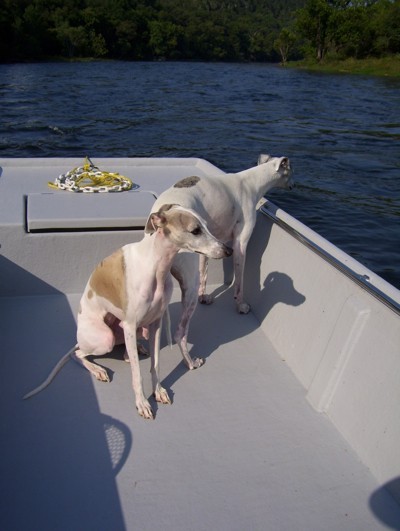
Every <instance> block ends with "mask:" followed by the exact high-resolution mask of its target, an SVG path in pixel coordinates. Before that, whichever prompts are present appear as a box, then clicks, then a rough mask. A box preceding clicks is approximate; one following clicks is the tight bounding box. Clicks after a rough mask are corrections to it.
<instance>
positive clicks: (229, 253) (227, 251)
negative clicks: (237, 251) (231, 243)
mask: <svg viewBox="0 0 400 531" xmlns="http://www.w3.org/2000/svg"><path fill="white" fill-rule="evenodd" d="M232 253H233V249H232V248H231V247H228V246H226V245H225V254H226V256H231V254H232Z"/></svg>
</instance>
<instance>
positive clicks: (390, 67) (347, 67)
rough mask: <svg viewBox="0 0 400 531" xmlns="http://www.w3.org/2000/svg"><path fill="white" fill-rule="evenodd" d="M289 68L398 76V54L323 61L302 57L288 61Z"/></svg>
mask: <svg viewBox="0 0 400 531" xmlns="http://www.w3.org/2000/svg"><path fill="white" fill-rule="evenodd" d="M286 66H287V67H289V68H301V69H304V70H312V71H315V72H326V73H328V74H359V75H366V76H382V77H400V56H399V55H393V56H390V57H380V58H377V57H369V58H367V59H353V58H350V59H345V60H343V61H339V60H334V59H326V60H324V61H323V62H320V63H318V62H317V61H312V60H306V59H303V60H301V61H288V63H287V64H286Z"/></svg>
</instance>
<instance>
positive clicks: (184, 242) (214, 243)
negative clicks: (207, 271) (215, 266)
mask: <svg viewBox="0 0 400 531" xmlns="http://www.w3.org/2000/svg"><path fill="white" fill-rule="evenodd" d="M159 229H161V230H162V232H163V233H164V235H165V236H166V237H167V238H168V239H169V240H170V241H172V242H173V243H174V244H175V245H176V246H177V247H179V248H180V249H186V250H188V251H192V252H194V253H201V254H205V255H206V256H208V258H225V257H227V256H230V255H231V254H232V249H231V248H230V247H227V246H226V245H225V244H224V243H222V242H221V241H219V240H217V239H216V238H215V237H214V236H213V235H212V234H211V232H210V231H209V230H208V228H207V225H206V222H205V221H204V219H203V218H202V217H201V216H199V215H198V214H197V213H196V212H195V211H194V210H191V209H190V208H184V207H182V206H180V205H163V206H162V207H161V208H160V210H159V211H158V212H153V213H152V214H150V216H149V218H148V220H147V223H146V227H145V232H146V233H150V234H152V233H154V232H156V231H157V230H159Z"/></svg>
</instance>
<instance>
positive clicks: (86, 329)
mask: <svg viewBox="0 0 400 531" xmlns="http://www.w3.org/2000/svg"><path fill="white" fill-rule="evenodd" d="M77 339H78V349H77V350H76V351H75V352H74V353H73V354H71V357H72V358H73V359H74V360H75V361H77V362H78V363H80V364H81V365H83V367H85V369H87V370H88V371H89V372H91V373H92V374H93V376H95V378H96V379H97V380H99V381H101V382H109V381H110V378H109V376H108V373H107V370H106V369H105V368H104V367H101V366H100V365H98V364H97V363H94V362H92V361H89V360H88V359H86V358H87V357H88V356H103V355H104V354H108V353H109V352H111V351H112V349H113V348H114V345H115V336H114V333H113V331H112V330H111V328H110V327H109V326H108V325H107V324H106V323H105V322H104V321H103V320H102V319H83V318H80V316H79V315H78V331H77Z"/></svg>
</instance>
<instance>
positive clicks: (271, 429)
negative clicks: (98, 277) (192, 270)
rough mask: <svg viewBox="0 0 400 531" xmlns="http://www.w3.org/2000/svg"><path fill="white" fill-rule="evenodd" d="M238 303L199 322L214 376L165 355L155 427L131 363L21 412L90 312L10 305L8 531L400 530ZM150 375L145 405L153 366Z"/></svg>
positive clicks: (55, 302)
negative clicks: (136, 389) (166, 398)
mask: <svg viewBox="0 0 400 531" xmlns="http://www.w3.org/2000/svg"><path fill="white" fill-rule="evenodd" d="M177 295H178V293H175V299H176V296H177ZM231 296H232V294H231V292H227V293H225V294H223V295H222V296H220V297H219V298H218V299H217V300H216V301H215V303H214V305H212V306H209V307H204V306H201V307H199V308H198V309H197V314H196V318H195V319H194V320H193V326H192V329H191V334H190V338H191V341H192V342H193V343H194V344H195V347H193V353H194V354H195V355H200V356H204V357H206V358H207V361H206V363H205V365H204V366H203V367H201V368H200V369H198V370H196V371H193V372H189V371H187V370H186V369H185V367H184V366H183V363H182V361H181V357H180V353H179V351H178V348H177V346H176V345H174V347H173V349H172V350H170V349H169V347H168V346H166V345H165V341H164V342H163V344H164V346H163V349H162V355H161V375H162V379H163V384H164V386H165V387H166V388H167V389H168V390H169V391H170V393H171V394H172V396H173V404H172V405H171V406H164V405H160V406H156V405H155V404H154V402H153V405H154V406H155V408H156V419H155V420H154V421H146V420H143V419H142V418H140V417H139V416H138V414H137V412H136V409H135V406H134V400H133V392H132V389H131V383H130V368H129V366H128V364H126V363H125V362H124V361H123V360H122V359H121V358H120V357H118V355H121V354H122V352H121V351H120V350H119V351H117V352H116V355H115V357H110V358H102V360H101V361H100V363H103V364H104V366H106V367H108V368H110V369H111V370H112V371H113V378H112V382H111V383H110V384H104V383H100V382H96V381H95V380H94V379H93V378H92V376H91V375H90V374H89V373H88V372H87V371H85V370H84V369H82V368H81V367H80V366H78V365H77V364H75V363H73V362H72V361H71V362H69V363H68V364H67V365H66V366H65V367H64V369H63V370H62V372H61V373H60V374H59V375H58V376H57V378H56V379H55V380H54V382H53V383H52V384H51V386H50V387H49V388H47V389H46V390H44V391H43V392H42V393H41V394H39V395H37V396H36V397H34V398H32V399H30V400H28V401H22V399H21V397H22V396H23V395H24V393H26V392H27V391H29V390H30V389H31V388H32V387H34V386H36V385H37V384H38V383H39V382H41V381H42V379H43V378H44V377H45V376H46V375H47V372H48V371H49V369H50V368H51V367H52V366H53V364H54V363H55V361H56V360H57V359H58V358H59V357H60V356H61V355H62V354H63V353H64V352H65V351H67V350H68V349H69V348H70V346H71V345H72V344H73V342H74V340H75V335H74V334H75V321H74V315H75V312H76V309H77V305H78V301H79V297H78V296H76V295H74V296H70V297H66V296H63V295H50V296H46V297H40V296H39V297H29V298H24V297H16V298H12V299H11V298H10V299H8V298H5V299H2V300H1V302H0V308H1V315H2V323H1V328H2V334H1V337H2V356H1V380H2V383H1V386H0V389H1V401H0V402H1V408H2V412H1V418H2V436H1V441H2V454H3V459H2V467H1V475H0V477H1V484H2V488H1V492H2V495H1V497H2V511H1V512H2V518H1V522H0V527H1V529H4V530H10V531H11V530H12V531H27V530H38V529H40V530H41V531H47V530H48V531H53V530H56V529H57V530H60V531H61V530H65V531H71V530H85V531H87V530H96V531H102V530H104V531H110V530H113V531H119V530H121V531H122V530H138V531H145V530H153V529H157V528H162V529H164V530H167V531H169V530H171V531H172V530H174V531H178V530H179V531H180V530H185V531H186V530H193V531H201V530H210V529H218V530H221V531H222V530H227V531H228V530H229V531H233V530H238V531H241V530H243V531H244V530H250V529H251V530H287V529H293V530H308V531H311V530H315V531H320V530H322V529H323V530H339V529H340V530H342V529H346V530H363V531H365V530H377V529H381V528H382V529H386V528H387V527H386V525H385V523H386V524H387V525H389V527H391V528H393V529H398V528H399V526H400V508H399V506H398V505H397V504H396V502H395V501H394V500H393V498H391V496H390V495H389V494H388V493H387V492H386V491H385V490H384V489H379V486H378V484H377V482H376V480H375V479H374V478H373V477H372V475H371V474H370V472H369V471H368V469H367V468H366V467H365V465H363V464H362V463H361V462H360V461H359V459H358V458H357V455H356V454H355V452H354V451H353V450H352V449H351V448H350V447H349V446H348V444H347V443H346V442H345V440H344V439H343V438H342V437H341V436H340V434H339V433H338V432H337V430H336V429H335V428H334V426H333V425H332V424H331V423H330V422H329V420H328V418H327V417H326V416H325V415H324V414H321V413H317V412H316V411H314V410H313V409H312V408H311V406H310V405H309V404H308V403H307V401H306V400H305V390H304V389H303V387H302V386H301V385H300V384H299V382H298V381H297V380H296V378H295V376H294V375H293V373H292V372H291V371H290V370H289V369H288V368H287V366H286V364H285V362H284V361H282V360H281V359H280V357H279V355H278V354H277V353H276V352H275V351H274V349H273V347H272V345H271V344H270V343H269V341H268V339H267V337H266V336H265V335H264V334H263V332H262V331H261V329H260V327H259V326H258V325H259V323H258V322H257V320H256V319H255V317H254V315H252V314H249V315H246V316H243V315H238V314H236V313H235V311H234V309H233V304H232V299H231ZM179 309H180V303H178V302H175V303H173V304H172V305H171V311H172V320H173V322H176V319H177V316H178V312H179ZM141 368H142V371H143V372H142V375H143V378H144V383H145V388H146V389H147V392H148V394H150V392H151V391H150V386H149V384H150V375H149V360H148V359H143V360H142V361H141Z"/></svg>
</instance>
